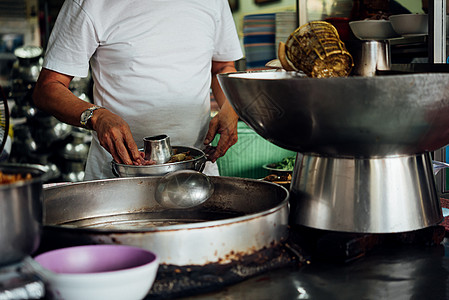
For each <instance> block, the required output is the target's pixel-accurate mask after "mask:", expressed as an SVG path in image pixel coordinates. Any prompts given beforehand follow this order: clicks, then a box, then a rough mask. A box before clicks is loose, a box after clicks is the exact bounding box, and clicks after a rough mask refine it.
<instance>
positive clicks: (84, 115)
mask: <svg viewBox="0 0 449 300" xmlns="http://www.w3.org/2000/svg"><path fill="white" fill-rule="evenodd" d="M91 115H92V111H90V110H85V111H83V113H82V114H81V124H83V125H86V122H87V120H89V117H90V116H91Z"/></svg>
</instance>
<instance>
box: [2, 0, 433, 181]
mask: <svg viewBox="0 0 449 300" xmlns="http://www.w3.org/2000/svg"><path fill="white" fill-rule="evenodd" d="M361 2H364V3H365V2H366V3H368V2H369V3H371V5H373V6H374V7H375V6H376V5H378V6H379V7H381V6H382V5H383V4H384V3H386V2H388V0H229V3H230V6H231V9H232V11H233V16H234V20H235V23H236V27H237V31H238V34H239V37H240V41H241V45H242V49H243V50H244V53H245V58H244V59H242V60H240V61H238V62H237V65H236V66H237V69H238V70H242V71H243V70H257V69H263V68H265V64H266V63H267V62H268V61H270V60H272V59H275V58H276V57H277V54H276V53H277V45H278V43H279V41H285V40H286V39H287V37H288V35H289V34H290V33H291V32H292V31H293V30H294V29H295V28H296V27H297V25H298V24H299V23H305V22H306V21H312V20H325V19H329V18H331V19H333V20H341V19H344V20H346V22H347V21H348V19H349V18H350V17H351V13H353V7H356V4H360V3H361ZM62 3H63V1H62V0H0V86H1V87H2V88H3V91H4V93H5V94H6V95H7V98H8V106H9V109H10V111H11V124H12V125H11V130H10V131H9V132H10V143H9V147H8V146H7V147H6V151H8V153H7V154H8V156H9V157H8V158H7V159H9V160H10V161H13V162H20V163H39V164H43V165H46V166H47V167H48V168H49V171H50V174H52V175H51V176H50V179H49V181H51V182H58V181H72V182H76V181H80V180H82V178H83V176H84V172H83V170H84V162H85V159H86V157H87V152H88V149H89V142H90V133H89V131H87V130H83V129H79V128H75V127H72V126H68V125H66V124H63V123H60V122H59V121H58V120H56V119H55V118H53V117H51V116H49V115H46V114H44V113H42V112H40V111H37V110H36V109H35V108H34V107H33V105H32V102H31V99H30V91H31V90H32V88H33V86H34V83H35V80H36V79H37V76H38V73H39V66H40V63H41V62H42V57H43V52H44V51H45V46H46V42H47V40H48V36H49V34H50V32H51V29H52V26H53V24H54V21H55V19H56V16H57V14H58V12H59V9H60V7H61V5H62ZM392 3H394V4H395V5H399V6H400V7H403V8H405V9H406V10H408V11H409V12H410V13H423V2H422V0H398V1H390V5H391V4H392ZM298 12H299V13H298ZM331 19H329V20H331ZM346 25H347V24H346ZM391 51H392V62H400V63H409V62H411V61H413V60H416V59H426V57H427V56H428V54H427V39H426V37H414V38H410V39H400V40H398V41H391ZM90 85H91V82H90V78H86V79H81V78H75V79H74V81H73V82H72V85H71V89H72V91H73V92H74V93H75V94H76V95H78V96H79V97H80V98H81V99H83V100H85V101H91V93H90V91H91V86H90ZM211 102H212V104H213V106H212V107H213V108H214V107H216V106H214V100H213V98H211ZM214 142H216V141H214ZM294 155H295V153H293V152H291V151H288V150H285V149H282V148H279V147H277V146H275V145H273V144H271V143H269V142H268V141H266V140H265V139H263V138H262V137H260V136H258V135H257V134H256V133H255V132H254V131H253V130H252V129H251V128H249V127H248V126H247V125H246V124H245V123H243V122H239V141H238V143H237V144H236V145H235V146H233V147H232V148H231V149H230V150H229V151H228V153H227V154H226V156H225V157H223V158H221V159H220V160H219V161H218V164H219V169H220V172H221V174H222V175H225V176H236V177H246V178H263V177H264V176H266V175H268V173H269V171H268V170H267V168H264V166H265V165H267V164H269V163H274V162H278V161H281V160H282V159H284V158H289V157H294ZM3 159H5V156H3Z"/></svg>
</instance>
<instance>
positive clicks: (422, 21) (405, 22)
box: [390, 14, 429, 37]
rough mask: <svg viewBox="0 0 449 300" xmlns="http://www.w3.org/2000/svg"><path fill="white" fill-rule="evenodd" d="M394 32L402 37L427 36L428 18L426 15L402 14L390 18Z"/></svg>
mask: <svg viewBox="0 0 449 300" xmlns="http://www.w3.org/2000/svg"><path fill="white" fill-rule="evenodd" d="M390 22H391V25H392V26H393V29H394V31H396V32H397V34H399V35H402V36H403V37H410V36H420V35H427V34H428V27H429V26H428V17H427V15H426V14H402V15H392V16H390Z"/></svg>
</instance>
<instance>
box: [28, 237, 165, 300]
mask: <svg viewBox="0 0 449 300" xmlns="http://www.w3.org/2000/svg"><path fill="white" fill-rule="evenodd" d="M34 260H35V261H36V262H37V263H38V264H39V265H40V267H41V268H37V272H38V273H39V274H40V275H41V276H42V277H43V279H44V280H45V282H46V284H47V291H48V292H49V293H50V295H49V296H50V297H51V298H54V299H142V298H144V297H145V296H146V295H147V294H148V292H149V290H150V289H151V286H152V285H153V282H154V279H155V277H156V273H157V269H158V266H159V259H158V257H157V256H156V255H155V254H154V253H152V252H150V251H147V250H145V249H141V248H137V247H131V246H124V245H90V246H78V247H69V248H63V249H58V250H53V251H50V252H46V253H43V254H40V255H38V256H36V257H35V258H34Z"/></svg>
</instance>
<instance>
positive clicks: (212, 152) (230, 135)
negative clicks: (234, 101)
mask: <svg viewBox="0 0 449 300" xmlns="http://www.w3.org/2000/svg"><path fill="white" fill-rule="evenodd" d="M238 120H239V117H238V115H237V114H236V113H235V112H234V110H233V109H232V107H231V105H230V104H229V102H226V103H225V104H224V105H223V106H222V107H221V109H220V112H219V113H218V114H217V115H216V116H215V117H213V118H212V120H211V121H210V124H209V131H208V132H207V135H206V139H205V140H204V144H205V145H208V144H209V143H210V142H212V140H213V139H214V137H215V135H216V134H220V139H219V140H218V144H217V147H215V148H213V147H208V148H206V155H207V157H208V159H209V160H210V161H212V162H215V161H216V160H217V159H218V158H219V157H221V156H223V155H225V153H226V151H228V149H229V148H230V147H231V146H232V145H234V144H235V143H237V139H238V137H237V123H238Z"/></svg>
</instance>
